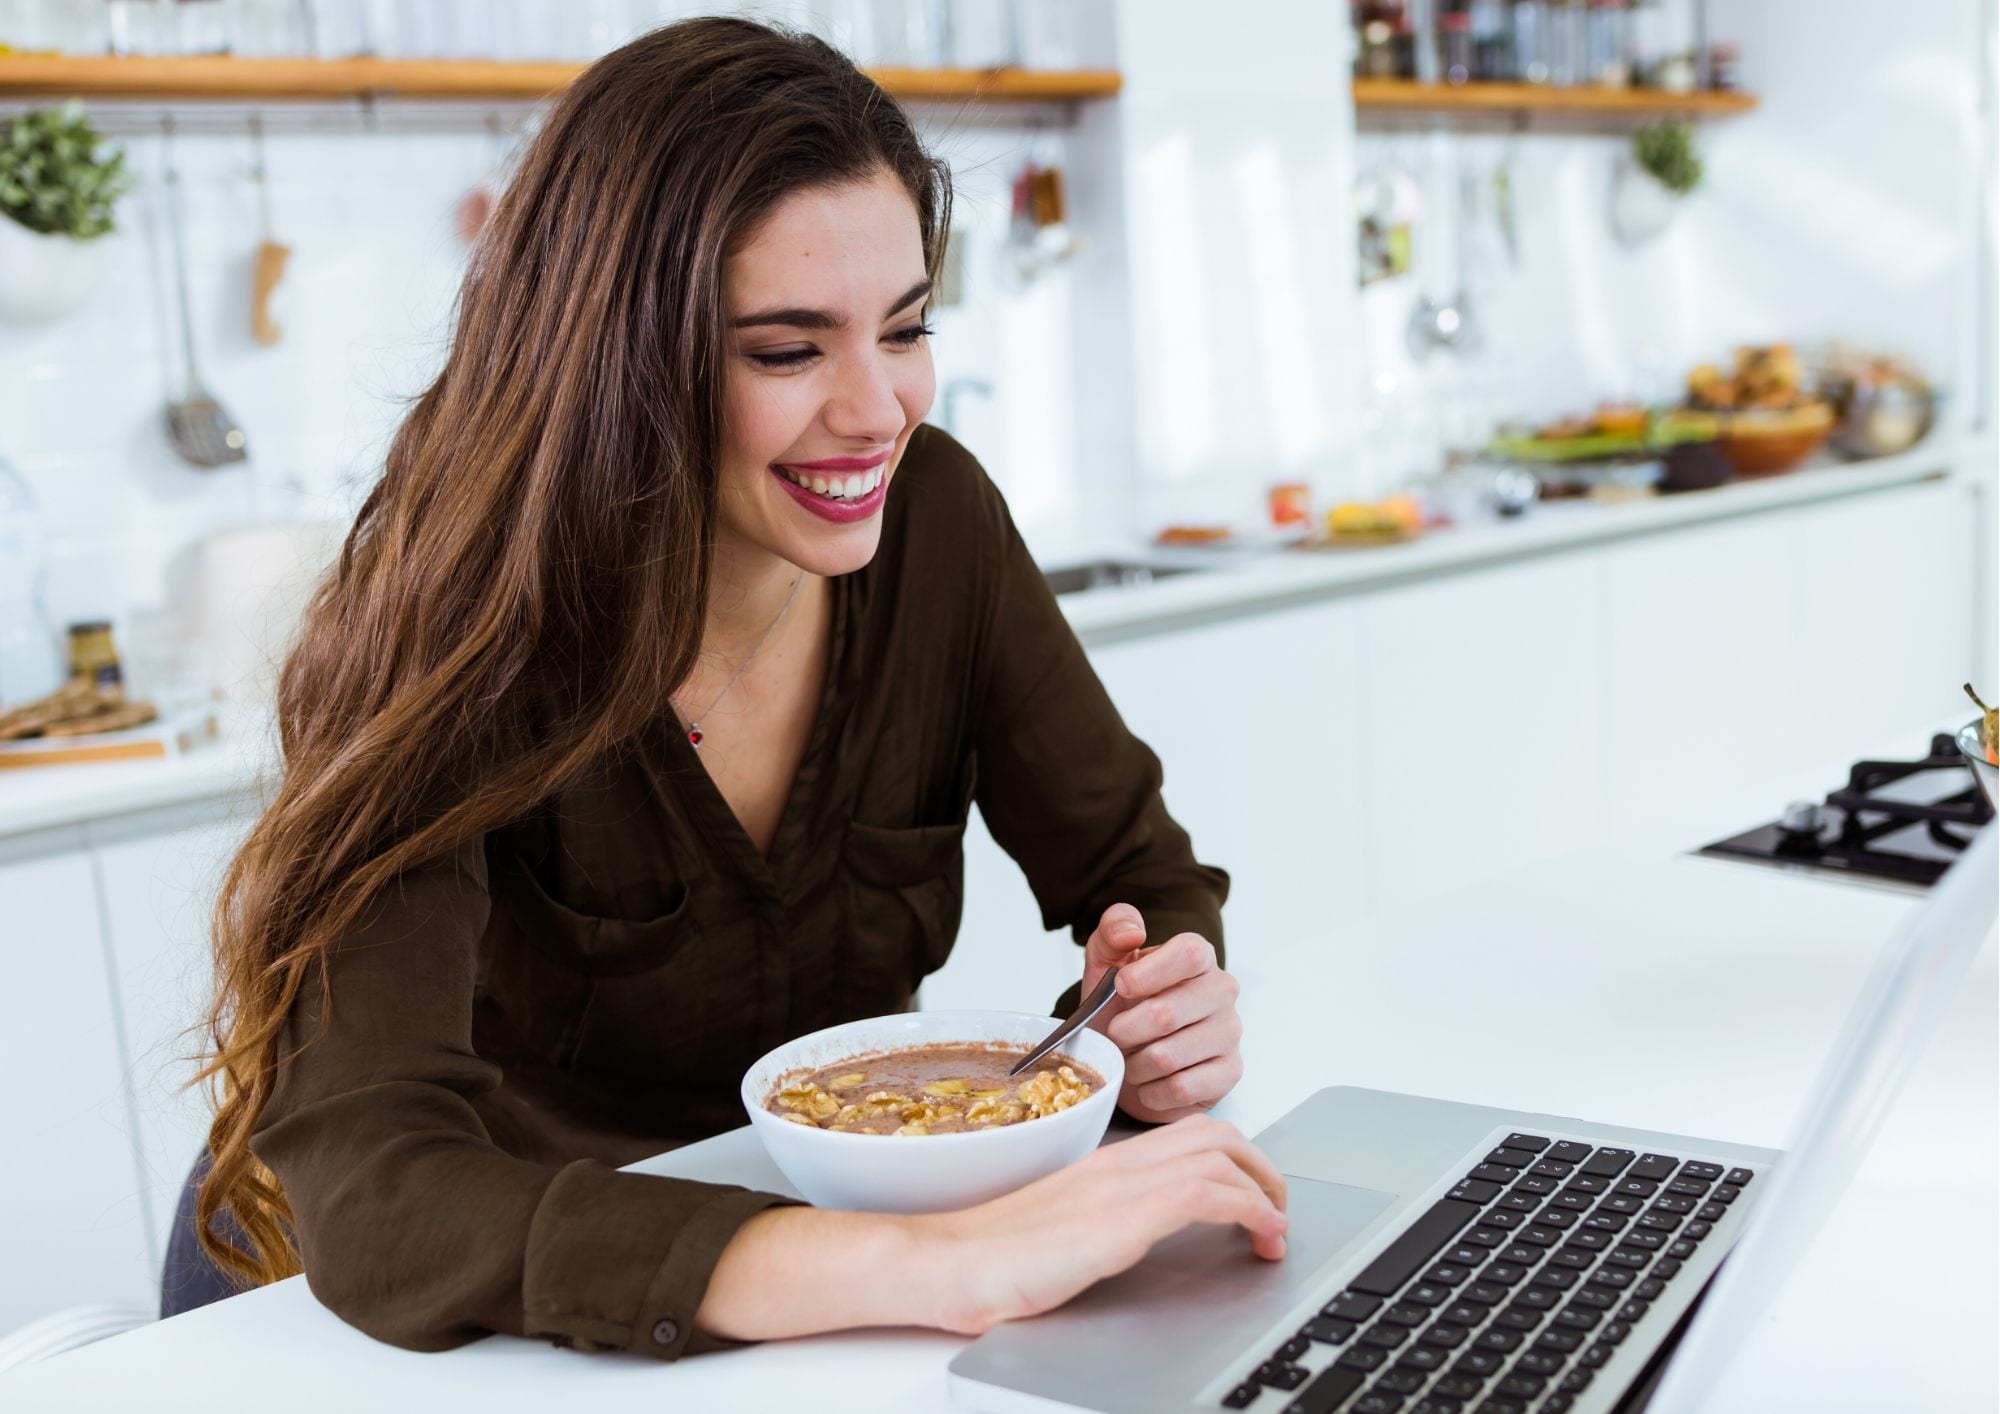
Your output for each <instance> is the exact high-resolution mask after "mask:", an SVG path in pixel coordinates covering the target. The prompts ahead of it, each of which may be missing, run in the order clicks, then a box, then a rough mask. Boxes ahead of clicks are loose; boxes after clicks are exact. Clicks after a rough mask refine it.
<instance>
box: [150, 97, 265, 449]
mask: <svg viewBox="0 0 2000 1414" xmlns="http://www.w3.org/2000/svg"><path fill="white" fill-rule="evenodd" d="M161 127H162V131H163V134H164V136H165V138H166V142H165V147H166V160H167V172H166V186H167V233H168V235H169V237H170V238H171V240H172V242H173V259H174V291H175V294H176V296H177V298H178V301H179V304H180V314H181V351H182V355H183V357H184V358H185V359H186V362H187V385H186V391H185V392H184V393H183V394H182V396H181V398H180V400H179V401H178V402H171V403H168V404H167V441H168V442H170V443H171V444H172V445H173V449H174V450H175V451H176V452H177V453H179V454H180V456H181V459H182V460H183V461H186V462H188V463H190V464H191V465H194V466H199V467H218V466H227V465H229V464H230V463H231V462H240V461H242V460H243V459H244V457H245V456H246V455H247V454H248V453H247V440H248V439H246V438H245V437H244V435H243V429H242V428H241V427H239V426H237V425H236V421H235V419H233V418H232V417H230V415H229V414H228V413H226V412H224V411H223V410H222V404H220V403H218V402H217V401H216V400H215V399H214V398H213V397H211V396H210V395H209V393H208V390H207V389H206V388H204V387H203V386H202V382H201V375H200V373H199V372H198V371H197V370H196V367H195V359H194V309H193V307H192V305H191V304H190V302H189V300H188V287H187V250H186V244H185V240H184V238H183V235H182V230H181V174H180V170H179V169H178V168H177V167H176V166H175V164H174V121H173V119H171V118H168V119H166V120H165V122H164V123H163V124H162V125H161Z"/></svg>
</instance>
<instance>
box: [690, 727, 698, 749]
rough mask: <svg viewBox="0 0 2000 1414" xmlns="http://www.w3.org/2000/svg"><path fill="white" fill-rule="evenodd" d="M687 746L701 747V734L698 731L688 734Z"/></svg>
mask: <svg viewBox="0 0 2000 1414" xmlns="http://www.w3.org/2000/svg"><path fill="white" fill-rule="evenodd" d="M688 745H690V746H700V745H701V732H700V730H699V729H696V730H694V731H691V732H689V733H688Z"/></svg>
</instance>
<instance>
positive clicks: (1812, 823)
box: [1778, 800, 1825, 836]
mask: <svg viewBox="0 0 2000 1414" xmlns="http://www.w3.org/2000/svg"><path fill="white" fill-rule="evenodd" d="M1824 823H1825V819H1824V817H1823V816H1822V814H1821V812H1820V808H1819V804H1818V803H1817V802H1816V801H1811V800H1795V801H1793V802H1792V803H1791V804H1790V805H1787V806H1786V807H1785V813H1784V814H1782V815H1780V816H1779V817H1778V828H1779V829H1780V830H1782V831H1783V832H1784V833H1786V834H1788V835H1815V836H1816V835H1818V834H1819V831H1820V826H1821V825H1823V824H1824Z"/></svg>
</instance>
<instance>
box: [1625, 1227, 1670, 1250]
mask: <svg viewBox="0 0 2000 1414" xmlns="http://www.w3.org/2000/svg"><path fill="white" fill-rule="evenodd" d="M1623 1241H1624V1243H1625V1245H1626V1246H1627V1247H1643V1248H1645V1249H1646V1250H1647V1251H1648V1252H1657V1251H1659V1250H1660V1249H1661V1248H1662V1247H1664V1246H1666V1245H1667V1239H1666V1238H1664V1237H1662V1236H1661V1235H1660V1234H1659V1233H1657V1232H1644V1231H1641V1230H1639V1229H1637V1228H1634V1229H1633V1230H1632V1231H1631V1232H1628V1233H1626V1234H1625V1236H1624V1239H1623Z"/></svg>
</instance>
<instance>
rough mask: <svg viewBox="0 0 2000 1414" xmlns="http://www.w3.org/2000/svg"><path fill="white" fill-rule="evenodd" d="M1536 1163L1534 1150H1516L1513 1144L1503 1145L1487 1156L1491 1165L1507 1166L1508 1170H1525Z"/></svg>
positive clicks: (1487, 1160)
mask: <svg viewBox="0 0 2000 1414" xmlns="http://www.w3.org/2000/svg"><path fill="white" fill-rule="evenodd" d="M1534 1161H1535V1151H1534V1150H1533V1149H1516V1148H1515V1147H1514V1146H1513V1145H1511V1144H1502V1145H1501V1146H1500V1147H1499V1148H1497V1149H1495V1150H1494V1151H1493V1152H1492V1153H1490V1154H1488V1155H1487V1156H1486V1162H1487V1163H1489V1164H1505V1165H1507V1167H1508V1168H1515V1169H1524V1168H1526V1167H1527V1166H1528V1165H1529V1164H1532V1163H1533V1162H1534Z"/></svg>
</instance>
